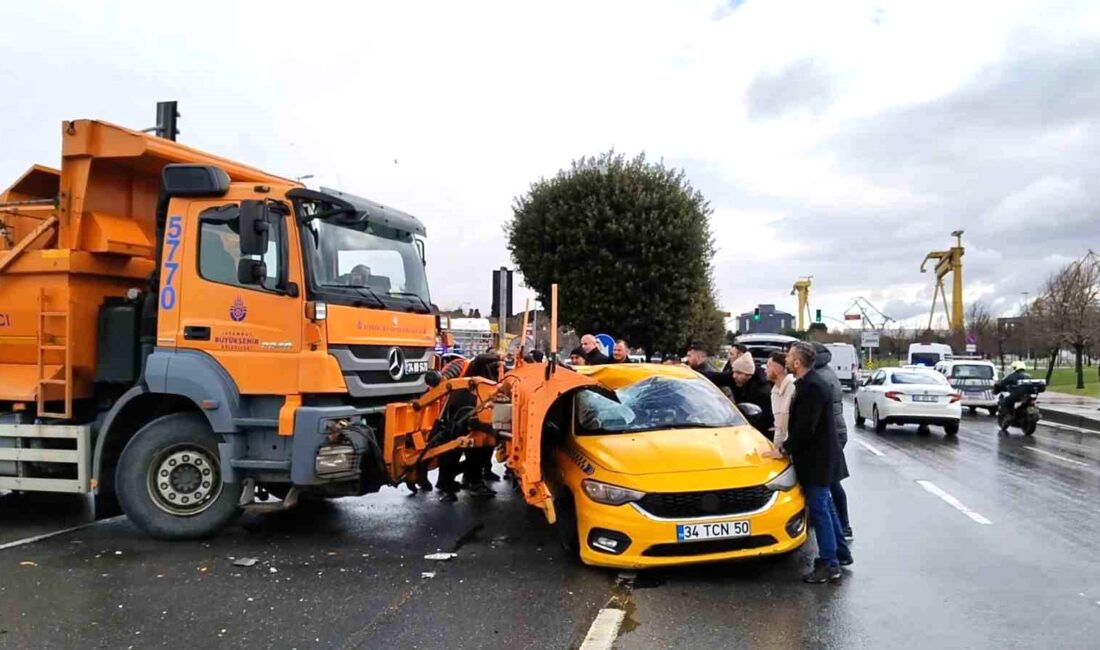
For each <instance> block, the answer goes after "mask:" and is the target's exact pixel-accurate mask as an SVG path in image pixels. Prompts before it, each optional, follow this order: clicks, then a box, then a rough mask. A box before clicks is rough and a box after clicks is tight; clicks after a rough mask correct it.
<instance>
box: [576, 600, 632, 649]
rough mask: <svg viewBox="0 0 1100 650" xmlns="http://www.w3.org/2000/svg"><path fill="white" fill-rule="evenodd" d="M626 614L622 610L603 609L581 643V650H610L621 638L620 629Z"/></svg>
mask: <svg viewBox="0 0 1100 650" xmlns="http://www.w3.org/2000/svg"><path fill="white" fill-rule="evenodd" d="M625 618H626V612H624V611H623V610H621V609H606V608H605V609H601V610H600V613H599V614H597V615H596V620H594V621H592V627H590V628H588V634H586V635H585V637H584V642H583V643H581V650H610V648H611V646H613V645H614V644H615V639H617V638H618V637H619V628H621V627H622V626H623V619H625Z"/></svg>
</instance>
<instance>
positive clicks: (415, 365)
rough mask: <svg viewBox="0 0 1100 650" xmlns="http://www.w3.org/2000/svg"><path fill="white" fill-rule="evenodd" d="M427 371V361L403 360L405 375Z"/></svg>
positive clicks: (420, 373)
mask: <svg viewBox="0 0 1100 650" xmlns="http://www.w3.org/2000/svg"><path fill="white" fill-rule="evenodd" d="M426 372H428V362H427V361H406V362H405V374H406V375H422V374H424V373H426Z"/></svg>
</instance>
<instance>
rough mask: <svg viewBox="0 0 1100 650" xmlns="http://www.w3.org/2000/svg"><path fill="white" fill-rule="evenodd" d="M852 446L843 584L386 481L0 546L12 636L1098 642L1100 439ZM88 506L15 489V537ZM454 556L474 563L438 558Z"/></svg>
mask: <svg viewBox="0 0 1100 650" xmlns="http://www.w3.org/2000/svg"><path fill="white" fill-rule="evenodd" d="M849 417H850V414H849ZM860 441H862V442H863V443H866V445H870V448H868V447H867V446H865V445H864V444H860ZM847 456H848V463H849V465H850V468H851V471H852V478H851V479H850V480H849V481H847V482H846V487H847V489H848V494H849V500H850V508H851V517H852V525H853V528H854V529H855V534H856V541H855V543H854V545H853V551H854V553H855V558H856V563H855V565H853V566H852V567H851V570H850V571H847V572H846V576H845V580H844V582H843V584H841V585H816V586H810V585H804V584H802V583H801V582H800V581H799V576H800V574H801V572H802V571H803V570H804V569H805V568H806V565H807V564H808V563H809V562H810V560H811V559H812V557H813V552H812V551H813V542H812V541H811V542H810V543H809V544H808V545H807V546H806V547H803V549H801V550H800V551H799V552H797V553H795V554H793V555H791V556H789V557H786V558H778V559H768V560H762V561H755V562H749V563H737V564H724V565H710V566H705V567H700V568H688V569H676V570H660V571H652V572H641V573H640V574H638V575H637V577H636V578H634V579H633V580H631V579H629V576H627V579H626V580H625V581H624V580H622V579H620V576H619V575H618V574H617V573H616V572H612V571H607V570H602V569H593V568H587V567H584V566H581V565H579V564H578V563H576V562H575V561H572V560H569V559H568V558H566V557H564V556H563V554H562V552H561V551H560V550H559V549H558V547H557V545H556V543H555V542H554V540H553V535H552V531H551V530H550V529H549V528H548V527H547V526H546V525H545V524H544V523H543V522H542V520H541V515H539V514H537V513H535V512H534V511H531V510H529V509H527V508H526V507H525V506H524V505H523V504H522V502H521V501H519V500H518V499H515V498H514V497H512V495H511V494H510V493H509V491H508V490H507V489H506V488H504V487H503V486H498V491H499V492H500V493H501V498H498V499H496V500H495V501H490V502H476V501H470V500H466V499H465V498H464V499H463V500H462V501H460V502H459V503H458V504H453V505H450V504H443V503H440V502H438V501H437V500H436V499H435V498H434V497H428V498H425V497H424V496H423V495H421V496H417V497H408V496H405V494H404V492H403V491H400V490H386V491H384V492H383V493H381V494H379V495H373V496H369V497H364V498H359V499H344V500H340V501H336V502H331V503H324V504H311V505H308V506H305V507H302V508H299V509H297V510H294V511H289V512H285V513H281V514H275V515H270V514H269V515H262V516H259V515H254V516H249V517H247V518H246V519H244V520H242V523H241V524H240V525H238V526H235V527H234V528H233V529H231V530H230V531H228V532H227V533H226V534H224V535H222V536H220V537H218V538H216V539H213V540H209V541H207V542H185V543H180V542H176V543H169V542H157V541H154V540H150V539H147V538H145V537H143V536H142V535H141V534H140V533H138V532H137V531H136V530H135V529H134V528H133V527H132V526H130V524H129V523H128V522H126V521H125V520H124V519H113V520H108V521H105V522H99V523H97V524H95V525H93V526H89V527H87V528H83V529H79V530H76V531H72V532H68V533H65V534H63V535H59V536H56V537H52V538H49V539H46V540H43V541H39V542H35V543H33V544H27V545H22V546H17V547H14V548H7V549H4V550H0V648H72V647H80V648H99V647H102V648H127V647H131V646H132V647H134V648H145V647H206V648H217V647H272V648H316V647H323V648H380V647H386V648H452V649H453V648H497V647H499V648H571V647H577V646H579V645H580V643H581V642H582V640H583V639H584V636H585V634H586V632H587V631H588V629H589V626H590V625H591V624H592V621H593V620H594V619H595V617H596V615H597V613H598V612H599V610H600V609H601V608H603V607H606V606H608V604H609V603H610V604H611V605H612V606H614V607H619V608H624V609H625V610H626V612H627V616H626V620H625V622H624V625H623V628H622V630H621V632H620V634H619V637H618V641H617V643H616V647H619V648H669V647H678V648H693V647H694V648H729V647H753V648H806V647H859V648H886V647H891V648H893V647H911V648H925V647H950V648H1003V647H1061V648H1088V647H1093V648H1094V647H1097V643H1098V642H1097V639H1100V505H1097V504H1098V503H1100V435H1097V434H1089V433H1074V432H1071V431H1067V430H1060V429H1054V428H1049V427H1041V428H1040V430H1039V432H1038V434H1037V435H1036V436H1035V437H1034V438H1024V437H1023V436H1021V435H1020V434H1018V433H1015V434H1013V435H1012V436H1010V437H1007V438H1006V437H1003V436H999V435H998V434H997V432H996V427H995V425H994V424H993V421H992V419H991V418H988V417H986V416H977V417H970V416H966V417H964V420H963V426H962V431H961V432H960V435H959V436H958V439H957V440H952V439H948V438H945V437H944V436H943V435H942V432H940V431H939V430H936V429H933V431H932V434H931V435H929V436H923V435H919V434H918V433H917V432H916V429H915V428H913V427H905V428H902V427H891V428H890V429H889V430H888V431H887V432H886V433H885V434H883V435H881V436H880V435H876V434H875V433H874V432H872V431H869V430H857V431H856V432H855V434H854V435H853V436H852V439H851V440H850V442H849V444H848V448H847ZM918 481H921V482H928V483H918ZM929 485H930V486H931V487H929ZM930 490H931V491H930ZM933 492H938V493H933ZM941 495H946V498H947V499H949V500H950V499H951V498H953V499H954V500H955V503H956V505H957V506H958V507H959V508H962V509H963V510H966V511H967V512H963V511H960V510H959V509H957V507H956V505H952V504H950V503H948V502H947V501H945V500H944V498H943V496H941ZM82 508H83V506H82V504H81V503H80V502H79V501H76V500H73V499H64V500H61V501H60V502H59V501H57V500H48V501H46V502H45V503H43V502H42V501H40V500H37V499H35V500H31V501H29V502H28V501H22V500H20V499H17V498H15V497H14V496H12V495H6V496H0V547H2V546H3V545H4V544H6V543H9V542H12V541H15V540H19V539H23V538H27V537H31V536H34V535H38V534H41V533H43V532H47V531H49V530H57V529H61V528H66V527H69V526H73V525H76V524H78V523H79V522H80V521H81V519H82V517H85V516H86V515H85V513H84V511H83V510H82ZM968 513H969V514H968ZM976 519H978V520H985V521H988V522H990V523H988V524H987V523H979V521H976ZM437 550H445V551H451V550H453V551H455V552H457V553H458V558H457V559H455V560H452V561H450V562H447V563H439V562H431V561H428V560H425V559H424V557H423V556H424V555H425V554H427V553H432V552H435V551H437ZM229 558H256V559H257V560H258V562H257V563H256V565H255V566H252V567H247V568H246V567H238V566H234V565H233V564H232V562H231V560H230V559H229ZM24 562H33V563H34V564H33V565H31V564H26V565H25V564H22V563H24ZM423 572H434V573H435V575H434V577H431V578H426V577H422V573H423Z"/></svg>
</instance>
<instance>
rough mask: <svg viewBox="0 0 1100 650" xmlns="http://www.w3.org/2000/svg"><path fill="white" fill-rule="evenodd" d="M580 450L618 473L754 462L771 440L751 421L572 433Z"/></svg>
mask: <svg viewBox="0 0 1100 650" xmlns="http://www.w3.org/2000/svg"><path fill="white" fill-rule="evenodd" d="M573 440H574V441H575V442H576V444H577V446H578V447H580V449H581V450H582V451H583V452H584V454H585V455H586V456H587V457H588V458H589V459H591V460H592V462H594V463H596V464H597V465H599V466H601V467H603V468H605V469H607V470H609V471H612V472H616V473H618V474H633V475H644V474H666V473H673V472H704V471H709V470H717V469H732V468H744V467H760V466H764V465H766V464H768V463H771V462H772V461H770V460H768V459H766V458H762V457H761V456H760V454H761V453H762V452H764V451H767V450H769V449H771V448H772V447H771V444H770V443H769V442H768V441H767V439H765V438H764V437H763V436H761V435H760V434H759V433H758V432H757V431H756V429H753V428H752V427H751V426H737V427H722V428H705V429H665V430H658V431H645V432H642V433H618V434H608V435H594V436H577V437H575V438H573Z"/></svg>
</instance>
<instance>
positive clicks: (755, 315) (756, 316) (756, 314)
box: [752, 307, 760, 321]
mask: <svg viewBox="0 0 1100 650" xmlns="http://www.w3.org/2000/svg"><path fill="white" fill-rule="evenodd" d="M752 319H753V320H757V321H758V320H760V308H759V307H757V308H755V309H753V310H752Z"/></svg>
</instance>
